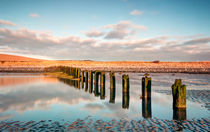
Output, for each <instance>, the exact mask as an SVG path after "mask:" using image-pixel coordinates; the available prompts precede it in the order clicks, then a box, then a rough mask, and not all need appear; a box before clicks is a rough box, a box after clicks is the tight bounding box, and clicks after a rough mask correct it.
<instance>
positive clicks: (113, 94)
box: [109, 87, 115, 103]
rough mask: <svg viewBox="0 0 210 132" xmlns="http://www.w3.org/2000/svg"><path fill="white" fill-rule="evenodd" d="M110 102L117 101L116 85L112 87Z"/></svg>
mask: <svg viewBox="0 0 210 132" xmlns="http://www.w3.org/2000/svg"><path fill="white" fill-rule="evenodd" d="M109 102H110V103H115V87H114V88H110V100H109Z"/></svg>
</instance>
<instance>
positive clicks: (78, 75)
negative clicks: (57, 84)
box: [77, 68, 81, 78]
mask: <svg viewBox="0 0 210 132" xmlns="http://www.w3.org/2000/svg"><path fill="white" fill-rule="evenodd" d="M80 72H81V69H80V68H78V69H77V78H80Z"/></svg>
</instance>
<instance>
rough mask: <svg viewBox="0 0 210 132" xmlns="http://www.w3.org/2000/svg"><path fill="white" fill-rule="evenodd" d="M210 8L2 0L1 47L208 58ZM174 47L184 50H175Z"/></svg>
mask: <svg viewBox="0 0 210 132" xmlns="http://www.w3.org/2000/svg"><path fill="white" fill-rule="evenodd" d="M209 12H210V1H209V0H36V1H32V0H0V53H8V54H17V55H26V56H32V57H33V56H34V57H39V58H50V59H74V60H83V59H91V60H137V61H147V60H148V61H151V60H156V59H158V60H162V61H206V60H209V59H208V58H210V55H209V54H210V52H209V51H210V46H209V41H210V26H209V24H210V16H209ZM8 22H10V23H13V25H11V24H8ZM6 33H7V34H6ZM8 33H10V34H8ZM20 34H24V38H27V37H28V38H27V42H26V41H23V36H21V35H20ZM32 34H33V35H34V36H35V37H34V38H32V36H33V35H32ZM40 38H41V39H40ZM8 40H10V41H8ZM12 40H13V41H12ZM14 40H15V41H14ZM188 41H190V42H193V43H190V44H189V42H188ZM195 42H196V43H195ZM185 43H188V44H187V45H186V44H185ZM196 46H197V47H196ZM172 47H173V48H174V49H173V52H180V54H182V55H177V54H175V53H171V52H172ZM198 47H199V48H198ZM201 47H205V48H201ZM43 49H46V50H47V51H49V52H48V53H46V52H45V51H44V50H43ZM55 49H57V50H58V51H57V52H56V54H55V52H53V50H55ZM39 50H40V51H39ZM84 50H86V51H85V52H84V53H78V52H80V51H84ZM68 52H71V53H68ZM93 52H95V53H93ZM113 52H116V53H115V54H113ZM185 52H187V53H185ZM130 53H131V54H130ZM142 53H144V54H145V55H147V56H148V57H145V56H143V55H142ZM164 53H165V54H164ZM104 54H105V55H106V56H104ZM157 54H158V55H157Z"/></svg>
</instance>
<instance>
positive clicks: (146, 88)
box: [142, 74, 152, 98]
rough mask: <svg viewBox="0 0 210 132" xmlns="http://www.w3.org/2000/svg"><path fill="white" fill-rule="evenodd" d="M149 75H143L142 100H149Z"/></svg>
mask: <svg viewBox="0 0 210 132" xmlns="http://www.w3.org/2000/svg"><path fill="white" fill-rule="evenodd" d="M148 75H149V74H145V76H144V77H142V98H147V97H149V98H151V82H152V81H151V80H152V79H151V77H148Z"/></svg>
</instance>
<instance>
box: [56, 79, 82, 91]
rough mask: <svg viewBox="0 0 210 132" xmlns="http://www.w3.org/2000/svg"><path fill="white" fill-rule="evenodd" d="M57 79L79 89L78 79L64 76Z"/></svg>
mask: <svg viewBox="0 0 210 132" xmlns="http://www.w3.org/2000/svg"><path fill="white" fill-rule="evenodd" d="M59 80H60V81H61V82H64V83H65V84H67V85H69V86H73V87H75V88H79V89H80V81H79V80H71V79H65V78H59Z"/></svg>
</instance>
